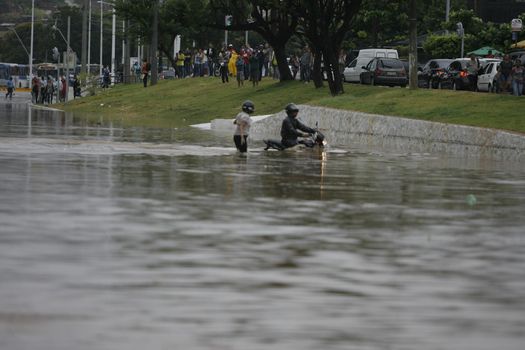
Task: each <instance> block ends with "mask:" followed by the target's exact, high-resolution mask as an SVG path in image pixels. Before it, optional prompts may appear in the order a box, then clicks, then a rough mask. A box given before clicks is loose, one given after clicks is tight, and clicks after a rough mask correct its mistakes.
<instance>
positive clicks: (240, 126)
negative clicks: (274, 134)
mask: <svg viewBox="0 0 525 350" xmlns="http://www.w3.org/2000/svg"><path fill="white" fill-rule="evenodd" d="M241 108H242V111H241V112H240V113H239V114H237V116H236V117H235V119H234V121H233V124H235V125H236V128H235V132H234V135H233V142H234V143H235V147H236V148H237V150H238V151H239V152H241V153H245V152H247V151H248V135H249V133H250V127H251V125H252V120H251V118H250V114H252V113H253V112H255V105H254V103H253V102H252V101H250V100H246V101H244V102H243V104H242V107H241ZM284 110H285V112H286V118H285V119H284V120H283V122H282V125H281V142H280V147H279V149H281V150H284V149H286V148H290V147H294V146H296V145H298V144H299V143H300V141H299V137H308V136H310V135H311V134H314V133H315V132H316V130H315V129H312V128H310V127H308V126H306V125H304V124H303V123H301V122H300V121H299V120H298V119H297V115H298V113H299V108H298V107H297V105H295V104H294V103H289V104H287V105H286V107H285V108H284ZM267 149H268V148H267Z"/></svg>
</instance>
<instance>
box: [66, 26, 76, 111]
mask: <svg viewBox="0 0 525 350" xmlns="http://www.w3.org/2000/svg"><path fill="white" fill-rule="evenodd" d="M70 39H71V17H69V16H67V50H66V52H67V54H66V57H67V63H66V102H67V101H69V63H70V62H71V58H70V55H71V49H70V46H69V40H70ZM74 96H75V92H74V91H73V97H74Z"/></svg>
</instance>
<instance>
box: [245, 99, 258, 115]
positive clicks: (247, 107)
mask: <svg viewBox="0 0 525 350" xmlns="http://www.w3.org/2000/svg"><path fill="white" fill-rule="evenodd" d="M242 110H243V111H244V112H246V113H248V114H250V113H253V112H254V111H255V105H254V104H253V102H252V101H250V100H246V101H244V102H243V103H242Z"/></svg>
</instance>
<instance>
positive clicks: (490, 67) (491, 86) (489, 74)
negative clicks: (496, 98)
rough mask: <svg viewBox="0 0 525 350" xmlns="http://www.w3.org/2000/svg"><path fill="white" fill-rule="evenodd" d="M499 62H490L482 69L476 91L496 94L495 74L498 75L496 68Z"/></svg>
mask: <svg viewBox="0 0 525 350" xmlns="http://www.w3.org/2000/svg"><path fill="white" fill-rule="evenodd" d="M500 62H501V61H499V62H490V63H489V64H487V65H486V66H485V68H483V71H482V72H481V74H480V75H479V76H478V90H479V91H488V92H497V84H498V82H497V81H495V79H494V78H495V76H496V73H498V67H499V64H500Z"/></svg>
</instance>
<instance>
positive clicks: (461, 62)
mask: <svg viewBox="0 0 525 350" xmlns="http://www.w3.org/2000/svg"><path fill="white" fill-rule="evenodd" d="M469 61H470V59H469V58H460V59H457V60H454V61H452V63H450V65H449V66H448V68H447V69H446V71H445V72H444V73H443V75H441V77H440V79H439V84H438V86H439V88H440V89H452V90H472V91H475V90H477V84H474V85H473V83H475V82H476V81H477V79H472V77H471V76H470V74H469V72H468V70H467V64H468V62H469Z"/></svg>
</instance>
